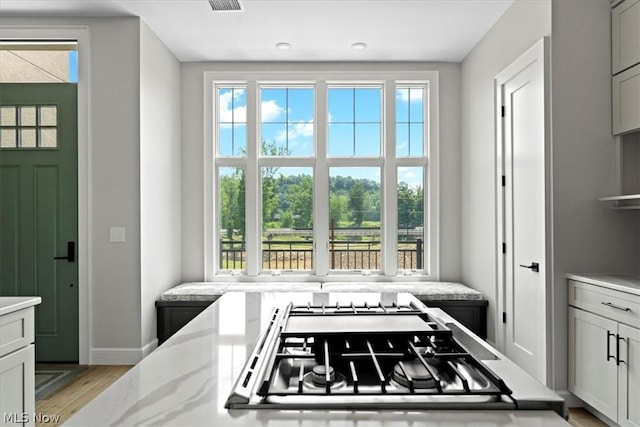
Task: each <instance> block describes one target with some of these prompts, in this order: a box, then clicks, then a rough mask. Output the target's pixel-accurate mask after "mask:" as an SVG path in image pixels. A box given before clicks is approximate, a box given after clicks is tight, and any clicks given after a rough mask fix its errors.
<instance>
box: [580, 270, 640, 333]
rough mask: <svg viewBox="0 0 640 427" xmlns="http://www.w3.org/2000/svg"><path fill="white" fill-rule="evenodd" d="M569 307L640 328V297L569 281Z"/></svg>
mask: <svg viewBox="0 0 640 427" xmlns="http://www.w3.org/2000/svg"><path fill="white" fill-rule="evenodd" d="M569 305H572V306H574V307H577V308H581V309H583V310H587V311H590V312H592V313H595V314H599V315H601V316H604V317H607V318H609V319H612V320H615V321H618V322H620V323H625V324H627V325H631V326H634V327H636V328H638V327H640V296H638V295H634V294H629V293H626V292H621V291H617V290H613V289H608V288H604V287H602V286H596V285H592V284H589V283H583V282H577V281H575V280H569Z"/></svg>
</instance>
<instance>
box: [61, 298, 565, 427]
mask: <svg viewBox="0 0 640 427" xmlns="http://www.w3.org/2000/svg"><path fill="white" fill-rule="evenodd" d="M338 300H339V301H341V302H342V301H352V302H354V303H355V304H361V303H364V301H367V302H370V303H371V302H375V301H376V300H377V301H378V302H382V303H383V304H389V303H391V302H393V301H397V302H398V303H400V304H406V303H408V302H410V301H413V302H417V304H420V303H419V301H417V300H416V299H415V298H414V297H413V296H411V295H410V294H377V293H362V292H360V293H354V294H348V293H343V294H327V293H324V294H313V293H305V292H296V293H282V292H280V293H277V292H274V293H268V292H264V293H243V292H230V293H227V294H225V295H224V296H222V297H221V298H220V299H219V300H218V301H217V302H216V303H215V304H213V305H211V306H210V307H208V308H207V309H206V310H205V311H203V312H202V313H201V314H200V315H199V316H198V317H196V318H195V319H194V320H193V321H191V322H190V323H189V324H187V325H186V326H185V327H184V328H183V329H181V330H180V331H179V332H178V333H176V334H175V335H173V336H172V337H171V338H170V339H169V340H167V341H166V342H165V343H164V344H163V345H161V346H160V347H158V349H156V350H155V351H154V352H152V353H151V354H150V355H149V356H147V357H146V358H145V359H143V360H142V361H141V362H140V363H139V364H138V365H136V366H135V367H133V368H132V369H131V370H130V371H129V372H127V373H126V374H125V375H124V376H122V377H121V378H120V379H118V380H117V381H116V382H115V383H114V384H113V385H112V386H110V387H109V388H108V389H106V390H105V391H104V392H103V393H102V394H100V395H99V396H97V397H96V398H95V399H94V400H93V401H91V402H90V403H89V404H88V405H87V406H85V407H84V408H83V409H81V410H80V411H79V412H78V413H77V414H75V415H74V416H73V417H72V418H71V419H69V420H68V421H67V422H66V423H65V424H64V426H65V427H73V426H79V427H80V426H81V427H90V426H179V427H190V426H207V427H211V426H224V427H226V426H229V427H233V426H242V427H252V426H262V427H265V426H273V427H288V426H291V427H294V426H295V427H316V426H329V425H331V426H332V427H339V426H340V427H349V426H350V427H355V426H358V427H400V426H403V427H407V426H412V427H427V426H434V427H435V426H453V427H455V426H471V425H475V426H477V425H491V426H521V427H526V426H532V427H533V426H539V427H543V426H544V427H546V426H568V425H569V424H568V423H567V422H566V421H565V420H564V419H562V418H561V417H560V416H558V415H557V414H556V413H555V412H553V411H550V410H549V411H546V410H545V411H543V410H537V411H536V410H520V411H511V410H494V411H476V410H457V411H456V410H424V411H418V410H386V411H371V410H368V411H361V410H358V411H350V410H340V411H338V410H336V411H332V410H304V411H303V410H275V409H242V410H239V409H235V410H227V409H225V408H224V404H225V401H226V399H227V396H228V395H229V393H230V391H231V389H232V387H233V385H234V383H235V381H236V378H237V377H238V375H239V374H240V372H241V371H242V368H243V366H244V364H245V362H246V360H247V358H248V356H249V355H250V353H251V351H252V350H253V347H254V345H255V343H256V340H257V338H258V335H259V332H260V331H261V330H262V329H263V327H264V326H266V325H267V320H268V318H269V316H270V314H271V311H272V308H273V307H274V306H281V305H282V304H283V303H285V302H289V301H291V302H293V303H294V304H306V303H307V302H312V303H316V304H317V303H325V304H334V303H335V302H336V301H338ZM430 310H432V309H430ZM433 310H437V309H433ZM438 312H440V313H442V314H443V315H445V316H446V314H444V312H441V311H440V310H438ZM491 362H493V361H491ZM506 362H508V363H507V366H506V368H505V367H504V365H490V366H489V368H490V369H492V370H494V372H496V373H497V374H498V375H504V374H505V372H504V371H502V372H500V370H499V369H496V367H500V366H502V367H503V369H507V370H509V369H517V368H515V365H514V364H513V363H511V362H509V361H506ZM529 378H530V377H529ZM530 380H531V381H533V382H532V383H531V384H528V387H527V389H528V390H531V389H536V387H537V389H536V390H533V391H532V392H536V393H551V394H552V395H554V396H555V394H554V393H552V392H551V391H550V390H548V389H546V388H545V387H544V386H543V385H542V384H540V383H537V382H535V380H533V378H530ZM534 383H535V384H534ZM536 384H537V385H536ZM536 395H537V394H536Z"/></svg>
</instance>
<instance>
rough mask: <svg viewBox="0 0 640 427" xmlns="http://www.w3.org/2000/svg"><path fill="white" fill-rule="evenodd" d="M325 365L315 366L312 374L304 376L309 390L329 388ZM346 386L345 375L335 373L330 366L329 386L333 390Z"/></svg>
mask: <svg viewBox="0 0 640 427" xmlns="http://www.w3.org/2000/svg"><path fill="white" fill-rule="evenodd" d="M326 369H327V368H326V366H325V365H315V366H314V367H313V369H311V372H308V373H306V374H305V375H304V379H303V382H304V385H305V386H306V387H307V388H309V389H314V390H318V389H320V390H325V389H326V388H327V376H326V372H327V370H326ZM345 384H346V381H345V378H344V375H342V374H341V373H339V372H335V370H334V369H333V367H332V366H329V386H330V387H331V389H335V388H338V387H342V386H344V385H345Z"/></svg>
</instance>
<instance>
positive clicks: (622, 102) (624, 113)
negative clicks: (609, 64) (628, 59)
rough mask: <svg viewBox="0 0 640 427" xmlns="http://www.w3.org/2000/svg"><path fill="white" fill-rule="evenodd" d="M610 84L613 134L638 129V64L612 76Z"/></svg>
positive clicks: (639, 75)
mask: <svg viewBox="0 0 640 427" xmlns="http://www.w3.org/2000/svg"><path fill="white" fill-rule="evenodd" d="M611 84H612V87H611V102H612V118H611V120H612V123H611V125H612V128H613V129H612V131H613V134H614V135H619V134H623V133H628V132H633V131H635V130H637V129H640V64H639V65H636V66H635V67H632V68H629V69H628V70H626V71H623V72H621V73H620V74H617V75H615V76H613V78H612V79H611Z"/></svg>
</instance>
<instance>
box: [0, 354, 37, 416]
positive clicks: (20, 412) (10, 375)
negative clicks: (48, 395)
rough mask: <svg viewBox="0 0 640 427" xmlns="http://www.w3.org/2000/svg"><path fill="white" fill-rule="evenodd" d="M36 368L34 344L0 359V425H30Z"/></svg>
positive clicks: (33, 406)
mask: <svg viewBox="0 0 640 427" xmlns="http://www.w3.org/2000/svg"><path fill="white" fill-rule="evenodd" d="M35 367H36V366H35V349H34V346H33V344H31V345H29V346H27V347H25V348H23V349H21V350H18V351H15V352H13V353H11V354H8V355H6V356H4V357H1V358H0V416H2V417H3V418H2V420H0V423H1V424H2V426H4V425H5V423H7V424H6V425H11V426H14V425H20V426H33V413H34V410H35V374H34V372H35Z"/></svg>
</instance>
